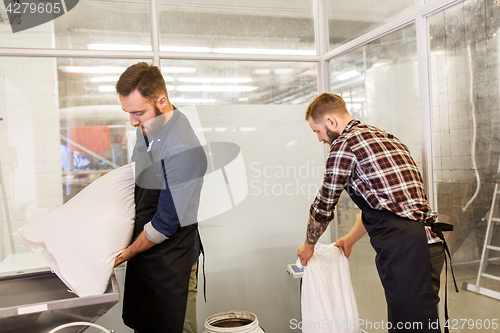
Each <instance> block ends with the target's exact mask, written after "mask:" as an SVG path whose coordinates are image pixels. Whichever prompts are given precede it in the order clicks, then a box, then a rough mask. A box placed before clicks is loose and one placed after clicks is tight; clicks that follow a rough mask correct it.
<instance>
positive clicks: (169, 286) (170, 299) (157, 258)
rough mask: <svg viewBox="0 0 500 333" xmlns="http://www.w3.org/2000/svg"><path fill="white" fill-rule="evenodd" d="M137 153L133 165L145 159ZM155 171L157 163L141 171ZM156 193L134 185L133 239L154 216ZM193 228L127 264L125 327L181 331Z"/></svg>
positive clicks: (157, 331) (153, 332) (147, 332)
mask: <svg viewBox="0 0 500 333" xmlns="http://www.w3.org/2000/svg"><path fill="white" fill-rule="evenodd" d="M140 154H147V153H146V152H145V151H143V152H141V151H138V152H137V156H136V163H140V161H147V160H148V159H149V157H148V156H147V155H143V156H141V155H140ZM158 169H159V167H158V162H157V163H153V164H151V165H150V166H149V167H148V168H147V170H146V171H145V172H151V173H152V174H156V173H157V172H158ZM142 170H144V169H142ZM160 170H161V169H160ZM150 179H152V178H150ZM167 187H168V182H167ZM156 188H158V187H156ZM160 191H161V190H159V189H146V188H142V187H140V186H138V185H136V186H135V209H136V219H135V227H134V236H133V239H136V238H137V236H139V234H140V233H141V232H142V231H143V229H144V225H145V224H146V223H148V222H150V221H151V220H152V218H153V217H154V215H155V213H156V210H157V206H158V199H159V197H160ZM197 226H198V224H197V223H195V224H191V225H188V226H185V227H180V226H179V228H178V229H177V231H176V232H175V234H173V235H172V236H170V237H169V238H168V239H167V240H165V241H164V242H162V243H160V244H157V245H155V246H153V247H152V248H151V249H149V250H147V251H145V252H143V253H141V254H139V255H137V256H135V257H134V258H132V259H131V260H129V261H128V263H127V271H126V276H125V290H124V295H123V315H122V316H123V321H124V323H125V325H127V326H129V327H131V328H133V329H134V330H136V331H138V332H140V333H167V332H168V333H177V332H179V333H181V332H182V328H183V324H184V317H185V312H186V304H187V296H188V287H189V277H190V273H191V267H192V265H193V256H194V247H195V245H194V244H195V236H196V229H197Z"/></svg>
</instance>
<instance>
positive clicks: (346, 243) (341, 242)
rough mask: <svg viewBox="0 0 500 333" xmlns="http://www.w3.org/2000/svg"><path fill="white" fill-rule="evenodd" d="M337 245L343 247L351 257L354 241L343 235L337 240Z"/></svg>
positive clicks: (346, 254) (347, 256) (345, 252)
mask: <svg viewBox="0 0 500 333" xmlns="http://www.w3.org/2000/svg"><path fill="white" fill-rule="evenodd" d="M335 246H336V247H340V248H342V251H344V254H345V256H346V258H349V256H350V255H351V252H352V247H353V246H354V243H352V242H351V241H350V239H349V238H348V237H347V236H346V237H342V238H340V239H337V241H336V242H335Z"/></svg>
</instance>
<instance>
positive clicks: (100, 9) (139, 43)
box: [0, 0, 151, 51]
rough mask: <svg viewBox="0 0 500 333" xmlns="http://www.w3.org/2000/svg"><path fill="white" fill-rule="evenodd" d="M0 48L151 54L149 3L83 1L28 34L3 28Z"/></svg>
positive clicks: (0, 27)
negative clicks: (140, 52) (146, 52)
mask: <svg viewBox="0 0 500 333" xmlns="http://www.w3.org/2000/svg"><path fill="white" fill-rule="evenodd" d="M21 20H22V14H21ZM54 37H55V38H54ZM0 47H16V48H59V49H92V50H123V51H124V50H129V51H150V50H151V35H150V15H149V1H148V0H137V1H133V2H121V1H99V0H80V1H78V3H77V4H76V6H75V7H73V8H72V9H70V10H69V11H68V12H67V13H66V14H64V15H62V16H59V17H58V18H56V19H54V20H53V21H49V22H47V23H44V24H42V25H39V26H37V27H34V28H31V29H28V30H24V31H20V32H16V33H12V29H11V26H10V25H9V24H0Z"/></svg>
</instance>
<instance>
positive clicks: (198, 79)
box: [177, 77, 252, 83]
mask: <svg viewBox="0 0 500 333" xmlns="http://www.w3.org/2000/svg"><path fill="white" fill-rule="evenodd" d="M177 80H178V81H180V82H196V83H248V82H252V79H251V78H249V77H236V78H232V77H228V78H216V77H180V78H178V79H177Z"/></svg>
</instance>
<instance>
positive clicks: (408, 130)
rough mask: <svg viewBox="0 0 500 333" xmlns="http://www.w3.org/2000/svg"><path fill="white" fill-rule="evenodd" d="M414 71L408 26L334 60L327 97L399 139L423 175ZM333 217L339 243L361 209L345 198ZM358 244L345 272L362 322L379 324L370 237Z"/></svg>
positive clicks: (379, 292) (382, 307) (380, 296)
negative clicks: (334, 95)
mask: <svg viewBox="0 0 500 333" xmlns="http://www.w3.org/2000/svg"><path fill="white" fill-rule="evenodd" d="M417 67H418V66H417V45H416V31H415V25H410V26H407V27H404V28H402V29H400V30H397V31H395V32H392V33H390V34H388V35H385V36H383V37H381V38H378V39H376V40H374V41H372V42H370V43H368V44H366V45H363V46H360V47H358V48H357V49H355V50H353V51H350V52H348V53H346V54H344V55H341V56H339V57H336V58H334V59H332V60H331V61H330V67H329V68H330V91H331V92H333V93H337V94H339V95H341V96H342V97H343V98H344V100H345V101H346V104H347V108H348V109H349V112H350V113H351V115H352V117H353V118H355V119H358V120H361V121H362V122H363V123H366V124H369V125H373V126H376V127H379V128H381V129H383V130H386V131H387V132H389V133H392V134H394V135H395V136H396V137H398V138H399V139H401V141H403V143H405V144H406V145H407V146H408V147H409V149H410V151H411V153H412V156H413V158H414V160H415V161H416V162H417V164H418V165H419V167H420V169H421V171H422V168H421V167H422V163H421V162H422V149H421V116H420V110H419V90H418V89H419V81H418V71H417ZM336 214H337V217H336V218H337V223H338V234H339V237H343V236H345V235H346V234H347V233H348V232H349V231H350V230H351V228H352V226H353V225H354V222H355V221H356V218H357V216H358V214H359V209H358V208H357V206H356V205H355V204H354V203H353V202H352V200H351V199H350V198H349V196H348V195H347V194H345V193H343V194H342V196H341V198H340V200H339V202H338V205H337V209H336ZM357 244H359V245H358V250H357V251H355V252H353V254H352V255H351V256H350V257H349V266H350V271H351V279H352V283H353V287H354V291H355V294H356V296H357V300H358V308H359V314H360V318H364V319H366V321H370V322H380V321H381V320H385V319H386V318H387V313H386V308H387V307H386V304H385V298H384V291H383V289H382V287H381V285H380V282H379V281H380V279H379V277H378V273H377V270H376V267H375V264H374V260H373V256H374V255H375V253H374V252H373V249H372V247H371V245H370V243H369V238H368V237H363V238H361V239H360V240H359V241H358V243H357ZM368 299H369V300H370V301H366V300H368ZM360 300H365V301H360ZM361 328H362V329H365V330H367V331H369V330H370V329H369V327H361Z"/></svg>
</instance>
